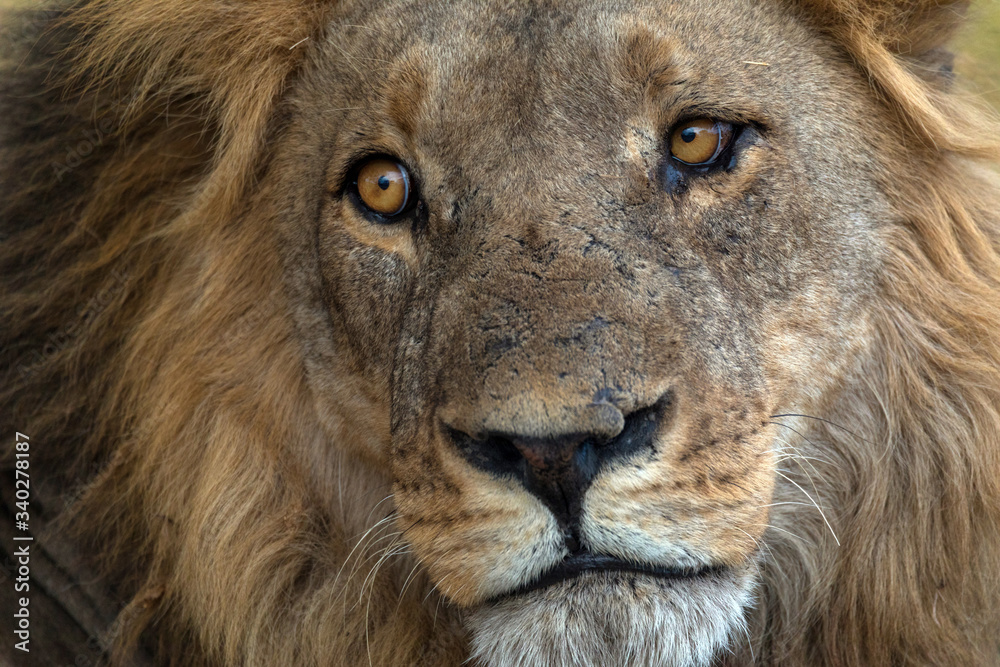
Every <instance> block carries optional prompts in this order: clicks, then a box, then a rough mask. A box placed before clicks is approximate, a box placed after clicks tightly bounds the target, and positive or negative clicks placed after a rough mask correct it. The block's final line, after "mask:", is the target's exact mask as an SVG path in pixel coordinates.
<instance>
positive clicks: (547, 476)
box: [447, 397, 671, 552]
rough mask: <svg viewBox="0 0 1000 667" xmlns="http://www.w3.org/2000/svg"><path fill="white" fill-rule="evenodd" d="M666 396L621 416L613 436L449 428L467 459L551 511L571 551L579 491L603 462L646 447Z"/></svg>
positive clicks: (574, 545)
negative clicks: (519, 486)
mask: <svg viewBox="0 0 1000 667" xmlns="http://www.w3.org/2000/svg"><path fill="white" fill-rule="evenodd" d="M670 403H671V402H670V398H669V397H665V398H664V399H661V400H660V401H659V402H657V403H656V404H655V405H652V406H650V407H647V408H643V409H641V410H637V411H635V412H632V413H631V414H629V415H628V416H626V417H625V427H624V428H623V429H622V431H621V433H619V434H618V435H617V436H615V437H614V438H610V439H609V438H606V437H598V436H592V435H591V434H588V433H575V434H569V435H560V436H558V437H551V438H534V437H524V436H520V435H517V434H513V433H490V434H487V435H486V436H485V437H481V438H474V437H472V436H470V435H468V434H466V433H463V432H461V431H458V430H455V429H451V428H448V429H447V430H448V434H449V435H450V436H451V438H452V440H453V441H454V443H455V446H456V447H457V448H458V450H459V451H460V452H461V453H462V455H463V456H464V457H465V458H466V460H468V461H469V462H470V463H471V464H472V465H474V466H476V467H477V468H479V469H481V470H484V471H486V472H488V473H491V474H494V475H498V476H504V477H513V478H514V479H516V480H518V481H519V482H520V483H521V484H522V485H524V488H525V489H527V490H528V491H529V492H531V493H532V494H534V495H535V496H536V497H538V499H539V500H541V501H542V502H543V503H544V504H545V506H546V507H548V508H549V510H551V512H552V514H553V515H555V518H556V520H557V521H558V522H559V525H560V526H561V527H562V529H563V535H564V537H565V538H566V543H567V546H568V547H569V550H570V551H571V552H575V551H578V550H579V547H580V545H579V531H578V524H579V519H580V507H581V505H582V503H583V496H584V494H585V493H586V491H587V488H588V487H589V486H590V483H591V482H592V481H593V479H594V477H595V476H596V475H597V473H598V471H599V470H600V469H601V467H602V466H604V465H607V464H608V463H609V462H610V461H612V460H614V459H616V458H625V457H628V456H630V455H632V454H635V453H636V452H639V451H641V450H643V449H651V448H652V446H653V439H654V436H655V435H656V431H657V427H658V425H659V423H660V421H661V419H662V417H663V415H664V414H666V412H667V409H668V408H669V406H670Z"/></svg>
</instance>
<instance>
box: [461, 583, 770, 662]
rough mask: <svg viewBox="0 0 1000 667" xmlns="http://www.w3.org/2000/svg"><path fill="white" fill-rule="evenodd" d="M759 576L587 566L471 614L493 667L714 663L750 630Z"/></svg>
mask: <svg viewBox="0 0 1000 667" xmlns="http://www.w3.org/2000/svg"><path fill="white" fill-rule="evenodd" d="M753 588H754V582H753V579H752V578H751V577H750V576H749V575H748V574H747V573H738V572H734V571H732V570H725V571H722V572H716V573H712V574H709V575H706V576H704V577H699V578H696V579H678V580H670V579H658V578H655V577H651V576H647V575H638V574H632V573H623V572H598V573H585V574H583V575H581V576H579V577H577V578H575V579H572V580H570V581H566V582H563V583H560V584H557V585H554V586H550V587H548V588H546V589H543V590H539V591H534V592H531V593H528V594H526V595H522V596H518V597H515V598H511V599H506V600H503V601H501V602H499V603H495V604H491V605H484V606H482V607H479V608H477V609H475V610H474V611H472V612H471V613H470V614H469V615H468V617H467V619H466V624H467V626H468V628H469V629H470V630H471V635H472V660H471V662H472V663H473V664H477V665H483V666H484V667H611V666H617V665H628V666H629V667H707V666H708V665H709V664H710V663H711V661H712V659H713V658H714V657H715V656H716V655H718V653H719V651H722V650H725V648H724V647H725V646H727V644H728V643H729V642H730V641H738V639H734V638H738V637H741V636H745V632H746V630H745V623H746V621H745V609H746V607H747V606H748V605H749V604H750V603H751V601H752V597H753Z"/></svg>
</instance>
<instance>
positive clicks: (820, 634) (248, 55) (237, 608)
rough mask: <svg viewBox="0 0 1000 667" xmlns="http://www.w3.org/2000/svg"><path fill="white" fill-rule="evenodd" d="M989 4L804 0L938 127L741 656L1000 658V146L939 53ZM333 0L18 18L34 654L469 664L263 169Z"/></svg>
mask: <svg viewBox="0 0 1000 667" xmlns="http://www.w3.org/2000/svg"><path fill="white" fill-rule="evenodd" d="M964 5H965V3H963V2H935V1H931V0H912V1H905V2H904V1H903V0H797V1H795V2H790V3H789V11H792V12H795V13H796V14H797V15H800V16H802V17H803V18H804V20H805V21H807V22H809V24H810V25H812V26H813V27H814V29H815V30H816V31H817V33H818V34H823V35H825V36H826V37H827V38H829V39H832V40H833V41H834V42H835V43H836V44H837V45H839V48H840V49H841V51H842V53H843V55H844V57H845V58H849V59H850V60H851V61H852V62H853V64H854V66H855V67H857V68H859V69H860V70H861V71H863V72H864V73H865V75H866V76H867V77H868V79H869V80H870V82H871V87H872V92H873V95H875V96H877V97H878V98H879V99H880V100H881V104H882V107H881V108H882V109H883V110H884V113H885V114H886V115H887V117H890V118H892V119H893V122H896V123H899V124H900V125H901V126H903V127H905V128H906V131H907V132H908V136H909V137H910V138H911V141H909V142H908V143H907V144H906V145H898V146H892V147H888V148H886V149H885V150H886V151H887V152H888V156H887V158H886V160H885V167H884V169H883V172H882V179H883V183H881V186H882V188H883V189H884V191H885V192H886V193H888V196H889V197H890V200H891V203H892V206H893V208H894V211H893V213H894V218H895V219H896V220H897V221H898V222H897V224H896V225H894V227H893V228H892V229H889V230H885V231H884V233H885V234H886V237H887V238H888V239H889V246H890V248H891V255H890V256H889V257H886V258H885V259H884V267H885V271H886V275H885V276H884V280H883V281H882V283H881V289H882V294H881V295H880V298H879V299H878V300H877V301H875V302H873V303H871V306H870V317H871V318H872V323H873V330H874V331H875V332H876V338H877V340H876V341H875V342H874V344H873V348H874V349H875V350H877V352H878V355H877V357H876V358H874V359H872V360H871V361H870V363H868V364H867V365H866V366H865V367H864V368H863V369H861V370H860V371H859V372H858V374H857V375H856V377H853V378H852V381H851V382H850V384H849V386H846V387H844V389H843V391H842V392H841V393H840V394H839V396H838V399H837V401H836V402H834V403H832V404H831V405H829V406H827V408H828V409H827V411H826V412H825V413H824V414H822V415H820V417H821V418H816V419H809V418H805V417H798V416H785V420H786V421H785V423H787V424H794V425H795V426H794V427H795V428H796V429H798V430H799V431H800V435H801V436H802V445H801V448H802V449H803V451H805V452H807V453H808V454H809V455H810V456H814V457H819V458H822V459H823V460H824V461H825V463H824V464H822V473H823V474H822V476H815V475H814V476H813V479H812V480H808V481H807V480H806V478H802V480H800V482H801V485H802V486H803V487H806V488H807V489H808V490H809V491H810V493H813V492H814V493H815V500H816V501H817V502H818V504H819V505H821V506H823V507H824V508H826V510H827V512H826V516H825V517H823V518H821V517H820V516H818V515H817V514H816V513H815V511H814V510H813V509H812V508H811V507H803V506H802V503H801V502H799V501H801V495H795V493H794V491H795V489H785V490H783V489H782V488H780V487H779V489H778V490H777V491H776V492H775V507H774V508H773V511H772V515H774V516H778V517H780V516H782V515H788V516H786V517H785V519H784V520H783V521H784V523H783V524H781V525H787V523H788V522H789V521H791V522H793V523H795V525H796V526H797V527H798V530H797V531H796V533H797V534H795V535H791V534H784V533H782V532H780V531H771V532H768V533H767V544H766V548H765V549H764V554H763V558H762V560H761V563H760V568H761V584H760V587H759V590H758V593H757V600H756V603H755V604H754V605H753V607H752V610H751V611H750V618H749V620H748V623H749V635H750V638H751V640H752V641H751V642H750V645H749V646H747V645H746V643H744V645H742V646H741V645H739V643H738V642H734V644H733V646H732V653H731V654H727V655H726V656H723V657H721V658H720V660H722V662H723V663H725V664H732V665H738V664H740V665H742V664H762V665H763V664H767V665H787V666H789V667H795V666H798V667H801V665H830V666H832V665H842V666H848V665H872V666H875V665H903V664H907V665H995V664H998V661H1000V657H998V656H1000V647H998V644H997V636H1000V635H998V634H996V633H997V631H998V628H1000V187H998V184H997V179H996V177H995V175H994V173H993V172H991V171H990V168H989V166H984V161H985V162H989V161H990V160H995V159H996V157H997V154H998V153H997V146H996V137H997V136H1000V135H998V133H997V131H996V129H995V126H994V125H992V124H991V123H992V122H993V121H992V120H990V119H989V118H988V117H987V114H986V113H985V112H984V111H982V110H981V109H977V108H976V107H975V105H973V104H971V103H970V102H969V101H967V100H964V99H963V98H962V97H961V96H960V95H959V94H957V93H955V92H954V91H952V90H951V89H950V86H949V81H948V80H949V79H950V76H949V75H948V74H947V73H942V72H943V69H942V66H941V63H942V62H944V60H946V58H947V56H946V54H945V52H944V51H943V47H944V45H945V43H946V42H947V40H948V38H949V37H950V35H951V34H952V32H953V30H954V29H955V27H956V25H957V21H956V17H957V16H958V15H960V14H961V13H962V11H963V10H964ZM336 10H337V4H336V3H332V2H321V1H319V0H257V1H255V2H246V3H237V2H228V1H224V0H133V1H131V2H123V1H120V0H90V1H87V2H82V3H79V4H76V5H74V6H72V7H71V8H69V9H62V10H58V11H53V12H42V13H29V14H25V15H20V16H18V17H16V20H14V21H13V22H12V23H11V24H10V26H11V27H9V28H8V30H10V31H11V32H17V31H19V30H20V31H21V37H22V38H21V39H19V40H17V46H16V48H14V49H11V50H9V51H8V52H7V53H4V54H2V58H3V63H4V70H3V80H2V82H0V86H2V88H0V93H2V100H0V114H2V117H3V118H4V119H5V125H4V126H3V127H2V128H0V176H2V177H0V192H2V197H0V224H2V229H0V232H2V234H3V241H2V245H0V273H2V275H3V276H4V279H3V282H2V284H0V308H2V313H3V317H2V326H0V340H2V345H0V405H2V406H3V410H2V411H0V420H2V421H0V425H2V429H0V433H2V437H3V440H4V446H3V458H2V463H3V467H4V475H5V477H6V476H8V475H12V474H13V473H12V469H13V467H14V463H13V461H14V455H13V451H12V450H11V448H10V446H9V443H11V442H13V440H14V433H15V432H20V433H23V434H26V435H29V436H30V437H31V443H32V449H31V452H32V458H31V470H32V480H33V484H34V487H33V489H34V490H33V494H34V495H33V499H32V508H33V509H32V513H33V519H32V521H33V524H32V525H33V531H34V534H35V535H36V537H37V540H38V542H37V545H36V546H35V547H33V548H34V549H35V561H34V564H33V577H35V580H36V582H37V586H36V587H34V588H33V593H32V595H33V598H32V604H33V605H35V606H34V607H33V610H32V613H33V614H34V615H33V619H34V623H35V624H36V626H35V627H37V628H38V630H37V631H36V632H37V634H36V635H35V637H36V639H35V644H34V646H36V647H37V650H38V651H39V652H40V653H41V652H42V651H43V650H47V651H49V652H50V653H49V655H50V656H51V658H52V659H54V660H60V661H62V662H66V663H69V662H71V661H72V660H73V659H74V658H75V657H77V656H79V655H85V656H88V657H89V658H90V659H92V660H94V661H96V660H97V659H98V658H99V657H100V656H101V655H102V654H105V653H106V654H107V655H111V656H113V657H114V659H115V660H116V661H118V662H119V663H122V664H143V662H144V661H145V662H148V663H149V664H185V665H188V664H190V665H202V664H203V665H209V664H232V665H236V664H243V665H276V664H303V665H305V664H330V663H331V661H332V662H334V663H336V664H344V665H356V664H368V662H369V660H370V661H371V664H375V665H403V664H407V665H409V664H414V665H416V664H421V665H436V664H442V665H444V664H459V663H461V662H462V661H463V660H465V659H466V658H467V657H468V655H469V654H468V651H469V649H468V646H467V643H468V638H467V636H466V631H465V630H464V629H463V624H462V612H461V611H460V610H459V609H457V608H456V607H454V606H453V605H452V604H451V603H449V602H448V600H447V599H445V598H444V597H443V596H441V595H440V594H439V593H438V592H437V591H436V590H435V588H434V587H433V585H432V582H431V581H430V580H429V578H428V577H427V575H425V574H424V573H423V571H422V569H421V568H420V567H418V566H417V564H416V561H415V560H414V559H413V558H412V556H411V555H409V554H408V552H407V548H406V543H405V541H404V540H403V539H401V536H400V535H399V534H398V532H397V531H398V529H397V528H394V524H393V522H392V514H391V511H392V507H391V504H392V503H391V502H390V501H389V500H388V498H389V496H390V494H391V482H390V481H389V480H388V479H387V478H386V475H385V473H384V472H381V471H380V469H379V466H380V465H383V464H384V462H383V461H378V460H373V459H372V457H371V456H370V455H368V454H367V453H366V452H365V451H364V450H361V449H359V448H357V447H355V446H354V445H353V444H352V443H353V442H355V441H356V440H357V439H358V438H359V437H361V434H371V433H374V434H375V435H376V436H378V437H381V438H384V439H386V440H387V439H388V437H389V434H388V428H389V425H388V424H386V423H383V422H381V421H379V420H377V419H374V418H372V417H369V416H368V414H367V413H366V406H367V405H368V400H369V398H370V397H371V396H372V395H373V394H377V393H379V392H384V391H385V388H384V387H373V386H363V385H362V386H357V385H356V384H355V383H348V384H346V385H345V386H342V387H338V388H336V392H337V394H336V395H337V396H338V397H339V399H338V400H340V401H341V406H340V412H339V414H338V415H335V416H334V417H330V416H329V415H324V414H320V412H319V410H318V409H317V407H316V404H315V402H314V401H313V399H312V398H311V397H310V392H309V388H308V386H307V384H306V382H305V379H304V378H305V374H306V370H305V368H304V362H303V359H302V355H301V351H300V348H299V346H298V344H297V342H296V333H295V326H294V323H293V322H292V321H291V318H290V317H289V315H288V313H289V312H290V311H291V310H292V309H294V308H295V307H296V304H293V303H291V302H290V297H289V294H288V292H287V290H286V289H285V288H284V286H283V284H282V280H281V278H280V276H281V275H282V273H283V271H284V268H283V267H282V265H281V260H280V258H279V257H278V256H277V253H276V252H275V251H274V250H273V243H272V235H273V233H274V232H273V230H272V229H271V228H270V226H269V225H268V224H267V221H268V220H269V219H271V217H273V216H275V215H278V213H277V211H278V210H279V209H280V207H281V206H282V205H283V199H282V197H283V196H284V195H283V193H281V192H276V191H273V190H269V189H268V187H267V186H265V187H258V183H261V182H266V181H262V179H261V176H262V174H264V173H265V172H266V171H267V170H268V169H269V168H271V167H272V161H271V158H272V157H273V156H272V155H271V154H270V153H269V142H270V139H271V138H273V137H275V136H276V135H277V134H279V133H280V132H281V131H282V129H283V127H285V124H286V123H287V116H288V113H289V109H288V108H287V107H285V106H284V105H283V100H284V98H283V94H284V91H286V89H287V88H288V86H289V85H290V83H291V82H293V81H294V80H295V78H296V76H297V75H298V73H299V72H300V71H301V70H302V68H304V67H306V66H308V60H307V57H308V53H309V49H308V45H309V43H310V41H314V40H317V39H320V38H321V36H322V34H323V31H324V30H325V29H326V26H327V24H328V22H329V20H330V17H331V16H332V15H333V13H334V12H335V11H336ZM345 415H349V416H350V420H348V419H347V418H346V417H345ZM331 430H332V432H333V433H334V434H335V435H336V437H333V438H329V437H328V435H327V434H329V433H331ZM321 434H323V435H321ZM330 442H332V443H333V444H332V445H331V444H329V443H330ZM813 443H815V444H813ZM293 454H294V455H293ZM303 462H305V463H303ZM317 480H319V481H317ZM319 484H327V485H328V487H327V488H319V487H318V486H317V485H319ZM811 484H814V485H815V486H810V485H811ZM319 492H322V497H332V498H335V499H336V502H335V503H334V505H333V506H330V505H329V504H325V503H321V502H320V501H319V500H318V495H317V494H318V493H319ZM4 499H5V502H7V503H8V509H7V510H6V512H7V514H8V515H9V516H6V515H5V522H7V521H8V519H10V521H12V517H13V509H10V507H11V506H12V504H13V500H12V499H11V498H8V497H7V494H6V492H5V496H4ZM793 501H794V502H793ZM36 515H37V516H36ZM789 517H792V518H790V519H789ZM827 521H829V523H830V524H832V528H834V529H835V533H836V538H834V537H833V536H832V535H831V533H830V531H829V530H828V526H827ZM775 522H776V523H778V522H777V521H775ZM5 525H7V524H5ZM834 539H837V540H838V541H839V546H838V544H836V543H835V542H834ZM4 542H5V545H4V548H5V549H9V547H8V545H7V543H8V542H9V539H8V537H5V538H4ZM8 553H10V552H8ZM829 554H835V557H828V555H829ZM95 573H99V575H100V576H98V574H95ZM69 583H76V584H77V586H75V587H72V589H71V591H70V592H69V593H60V591H65V590H67V589H69V588H70V587H69V586H68V584H69ZM9 588H10V587H9V586H6V585H5V591H4V595H5V596H7V595H10V592H9V590H7V589H9ZM8 643H9V642H8ZM4 650H5V651H8V650H9V647H7V646H5V648H4ZM43 655H44V653H43ZM751 656H752V657H751ZM76 664H81V663H79V662H77V663H76Z"/></svg>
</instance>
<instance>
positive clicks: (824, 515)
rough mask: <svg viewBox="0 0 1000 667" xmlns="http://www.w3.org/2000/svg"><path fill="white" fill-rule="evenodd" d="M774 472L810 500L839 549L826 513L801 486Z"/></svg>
mask: <svg viewBox="0 0 1000 667" xmlns="http://www.w3.org/2000/svg"><path fill="white" fill-rule="evenodd" d="M775 472H776V473H777V474H779V475H781V476H782V477H784V478H785V479H786V480H788V481H789V482H791V483H792V484H793V485H794V486H795V488H797V489H798V490H799V491H801V492H802V493H803V494H804V495H805V497H806V498H808V499H809V500H810V502H812V504H813V506H814V507H815V508H816V510H817V511H818V512H819V515H820V516H821V517H823V521H824V522H825V523H826V527H827V528H829V529H830V534H831V535H833V539H834V541H835V542H836V543H837V546H838V547H839V546H840V538H838V537H837V533H835V532H834V530H833V526H831V525H830V521H829V520H828V519H827V518H826V513H825V512H823V508H822V507H820V506H819V504H818V503H817V502H816V501H815V500H814V499H813V497H812V496H810V495H809V492H808V491H806V490H805V489H803V488H802V487H801V486H799V483H798V482H796V481H795V480H794V479H792V478H791V477H789V476H788V475H786V474H785V473H783V472H781V471H780V470H775Z"/></svg>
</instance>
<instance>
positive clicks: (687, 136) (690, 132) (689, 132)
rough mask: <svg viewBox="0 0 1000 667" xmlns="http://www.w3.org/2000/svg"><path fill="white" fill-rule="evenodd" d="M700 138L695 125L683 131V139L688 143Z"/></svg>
mask: <svg viewBox="0 0 1000 667" xmlns="http://www.w3.org/2000/svg"><path fill="white" fill-rule="evenodd" d="M697 138H698V131H697V130H696V129H694V128H693V127H689V128H686V129H684V130H682V131H681V141H683V142H684V143H686V144H689V143H691V142H692V141H694V140H695V139H697Z"/></svg>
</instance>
